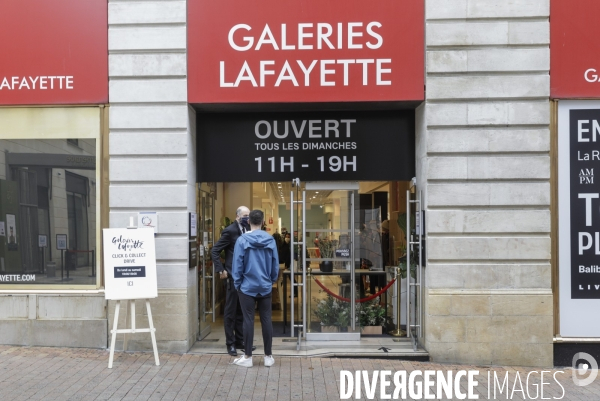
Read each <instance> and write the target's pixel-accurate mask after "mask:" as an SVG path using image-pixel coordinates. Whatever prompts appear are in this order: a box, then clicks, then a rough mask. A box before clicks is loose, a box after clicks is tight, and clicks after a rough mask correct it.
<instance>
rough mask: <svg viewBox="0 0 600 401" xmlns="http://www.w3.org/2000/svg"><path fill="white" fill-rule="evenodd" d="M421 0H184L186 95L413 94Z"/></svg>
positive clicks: (345, 98) (420, 44) (304, 97)
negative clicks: (186, 42) (185, 11)
mask: <svg viewBox="0 0 600 401" xmlns="http://www.w3.org/2000/svg"><path fill="white" fill-rule="evenodd" d="M423 58H424V5H423V0H402V1H398V0H377V1H365V0H299V1H282V0H258V1H242V0H220V1H213V0H190V1H188V100H189V102H190V103H275V102H292V103H303V102H356V101H420V100H423V99H424V80H423V69H424V66H423Z"/></svg>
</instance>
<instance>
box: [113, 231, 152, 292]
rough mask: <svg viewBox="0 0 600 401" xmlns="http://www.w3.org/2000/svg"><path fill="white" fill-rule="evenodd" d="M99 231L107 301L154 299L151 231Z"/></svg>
mask: <svg viewBox="0 0 600 401" xmlns="http://www.w3.org/2000/svg"><path fill="white" fill-rule="evenodd" d="M102 231H103V244H104V283H105V291H104V293H105V297H106V299H146V298H156V297H157V296H158V289H157V280H156V250H155V245H154V232H153V230H151V229H150V228H139V229H128V228H106V229H104V230H102Z"/></svg>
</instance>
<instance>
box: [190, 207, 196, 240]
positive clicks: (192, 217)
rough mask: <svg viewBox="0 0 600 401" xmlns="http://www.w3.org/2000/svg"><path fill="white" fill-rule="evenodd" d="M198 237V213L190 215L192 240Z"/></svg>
mask: <svg viewBox="0 0 600 401" xmlns="http://www.w3.org/2000/svg"><path fill="white" fill-rule="evenodd" d="M197 235H198V215H197V214H196V213H190V238H194V237H196V236H197Z"/></svg>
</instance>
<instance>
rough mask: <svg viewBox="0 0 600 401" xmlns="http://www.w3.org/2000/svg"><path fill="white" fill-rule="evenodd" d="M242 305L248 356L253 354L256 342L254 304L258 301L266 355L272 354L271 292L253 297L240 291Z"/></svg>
mask: <svg viewBox="0 0 600 401" xmlns="http://www.w3.org/2000/svg"><path fill="white" fill-rule="evenodd" d="M238 294H239V298H240V305H241V306H242V313H243V315H244V344H246V348H245V350H246V351H245V354H246V356H252V343H253V342H254V305H255V304H256V303H258V315H259V316H260V325H261V327H262V335H263V344H264V346H265V355H272V351H271V347H272V346H273V323H272V321H271V314H272V309H271V302H272V301H271V293H268V294H267V295H257V296H255V297H252V296H250V295H246V294H244V293H243V292H241V291H240V292H239V293H238Z"/></svg>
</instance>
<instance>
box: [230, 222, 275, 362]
mask: <svg viewBox="0 0 600 401" xmlns="http://www.w3.org/2000/svg"><path fill="white" fill-rule="evenodd" d="M263 222H264V214H263V212H261V211H260V210H253V211H251V212H250V228H251V231H250V232H248V233H245V234H243V235H242V236H241V237H239V238H238V240H237V242H236V243H235V248H234V251H233V263H232V266H231V271H232V275H233V285H234V287H235V289H236V290H237V291H238V296H239V300H240V306H241V308H242V314H243V316H244V329H243V331H244V344H246V345H248V344H252V343H253V341H254V305H255V304H258V314H259V316H260V325H261V327H262V335H263V343H264V346H265V366H267V367H269V366H273V364H274V363H275V360H274V359H273V354H272V352H271V346H272V344H273V324H272V323H271V291H272V288H273V283H275V282H276V281H277V276H278V275H279V255H278V254H277V244H276V243H275V239H273V237H272V236H271V235H269V234H267V233H266V232H265V231H262V230H261V227H262V225H263ZM244 353H245V355H242V356H241V357H240V358H237V359H235V360H234V361H233V363H234V364H236V365H239V366H244V367H248V368H249V367H251V366H252V347H249V346H246V348H245V352H244Z"/></svg>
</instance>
